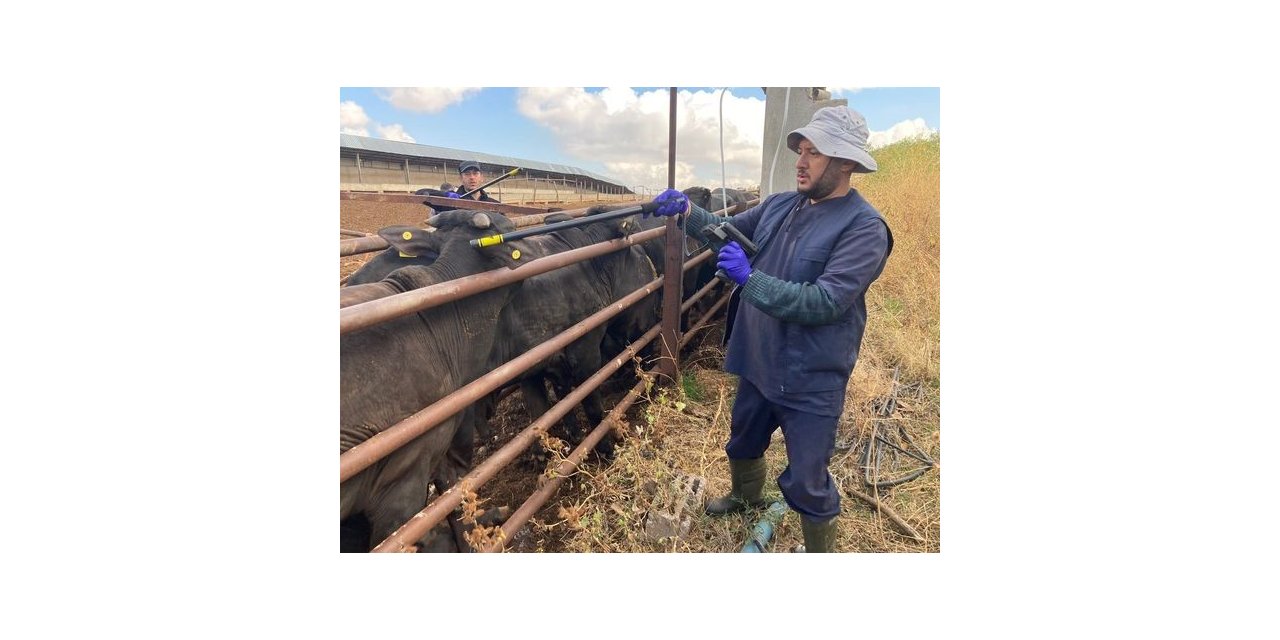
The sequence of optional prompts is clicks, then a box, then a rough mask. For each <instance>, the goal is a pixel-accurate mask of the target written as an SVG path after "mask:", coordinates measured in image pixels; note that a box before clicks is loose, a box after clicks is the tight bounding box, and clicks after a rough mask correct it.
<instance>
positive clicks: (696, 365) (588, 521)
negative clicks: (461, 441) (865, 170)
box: [511, 137, 941, 552]
mask: <svg viewBox="0 0 1280 640" xmlns="http://www.w3.org/2000/svg"><path fill="white" fill-rule="evenodd" d="M939 145H940V143H939V140H938V139H937V138H936V137H935V138H933V139H932V140H925V141H908V142H901V143H898V144H894V145H892V146H889V147H885V148H882V149H879V150H877V151H875V152H874V153H873V155H874V156H875V158H876V161H877V163H878V164H879V166H880V168H879V171H878V172H876V173H873V174H869V175H857V176H855V177H854V179H853V182H852V184H853V186H854V187H855V188H856V189H858V191H859V192H861V193H862V195H863V196H865V197H866V198H867V200H869V201H870V202H871V203H872V204H873V205H875V206H876V208H878V209H879V210H880V212H881V213H882V214H883V215H884V217H885V219H886V220H887V221H888V223H889V226H890V228H891V229H892V231H893V235H894V240H895V244H894V249H893V253H892V255H891V257H890V259H889V262H888V265H887V266H886V268H885V271H884V273H883V274H882V275H881V277H880V278H879V279H878V280H877V281H876V282H875V283H874V284H873V285H872V286H871V288H870V290H869V291H868V293H867V308H868V321H867V331H866V335H865V337H864V339H863V343H862V350H861V353H860V355H859V358H858V363H857V367H856V368H855V369H854V373H853V376H852V378H851V379H850V383H849V387H848V390H847V391H846V401H845V409H844V414H843V416H842V417H841V420H840V426H839V431H838V434H837V438H836V443H837V450H836V454H835V457H834V458H833V460H832V463H831V472H832V475H833V476H834V477H835V478H836V481H837V482H838V483H839V485H840V490H841V500H842V502H841V506H842V515H841V518H840V525H839V537H838V540H837V548H838V549H839V550H841V551H856V552H937V551H939V549H940V545H941V542H940V480H939V475H940V467H938V466H936V465H929V464H925V463H922V462H921V461H920V460H921V459H926V460H932V461H936V462H940V460H941V457H940V456H941V452H940V447H939V426H938V423H939V385H940V380H939V375H938V372H939V304H938V300H939V295H938V289H939V270H938V266H939V263H938V257H939V213H940V207H939V156H940V153H939V149H940V146H939ZM719 332H720V328H719V325H713V326H712V327H711V328H710V329H708V330H707V331H706V333H705V334H704V335H702V336H699V337H697V338H695V341H694V345H695V346H694V347H693V349H692V351H691V352H689V353H687V354H686V355H685V356H684V358H685V359H684V360H683V362H682V363H681V369H682V371H681V379H680V384H679V385H678V386H665V387H664V386H659V387H655V388H654V389H653V390H652V391H651V392H650V393H649V394H648V397H647V401H645V402H638V403H637V404H636V406H635V407H633V409H632V411H631V412H630V414H629V416H628V420H629V422H628V424H626V425H623V426H622V428H621V429H620V431H622V432H625V434H623V435H625V436H626V439H625V440H624V441H623V443H622V444H621V445H620V446H619V447H618V450H617V457H616V459H615V461H614V462H613V464H612V465H610V466H609V467H600V466H597V465H592V464H588V465H585V466H584V468H582V469H580V470H579V471H578V472H577V473H575V475H574V477H573V478H571V479H570V480H569V481H568V482H566V483H565V485H564V487H562V488H561V490H560V495H559V496H558V498H557V500H555V501H553V502H552V503H549V504H548V506H547V507H545V508H543V509H542V510H541V511H540V512H539V513H538V514H537V516H536V517H535V518H534V519H533V520H531V521H530V527H527V528H526V530H525V531H522V532H521V534H518V535H517V538H518V540H515V541H512V545H511V548H512V550H516V551H582V552H650V551H684V552H735V551H738V550H739V549H741V548H742V545H743V543H744V542H745V541H746V539H747V537H748V532H749V531H750V529H751V526H752V524H753V523H754V522H755V521H756V520H757V519H758V517H759V515H760V514H759V512H756V513H751V514H747V515H735V516H729V517H723V518H711V517H708V516H705V515H702V514H701V512H695V513H694V514H693V516H692V519H691V528H690V530H689V533H688V534H687V535H686V536H684V537H683V538H668V539H665V540H662V541H655V540H652V539H650V538H649V537H648V536H646V535H645V533H644V518H645V514H646V513H647V512H649V511H651V510H654V509H656V508H658V507H659V506H660V505H662V504H663V503H664V501H666V500H668V499H670V498H671V497H672V494H671V492H672V491H673V489H672V486H673V482H674V480H675V479H676V478H677V477H678V476H688V475H692V476H701V477H702V478H705V479H706V482H707V484H706V488H705V489H706V494H707V495H720V494H723V493H724V492H727V491H728V489H729V479H728V468H727V462H726V458H725V453H724V444H725V441H726V440H727V438H728V433H729V410H730V408H731V407H732V405H733V394H734V390H735V388H736V378H735V376H732V375H729V374H726V373H725V372H724V371H723V369H722V367H723V364H724V353H723V350H722V349H721V347H720V346H719V345H720V333H719ZM877 442H881V443H883V444H878V445H875V446H872V445H873V444H874V443H877ZM913 454H919V455H915V457H913ZM766 460H767V462H768V466H769V472H770V478H776V477H777V476H778V475H779V474H781V473H782V470H783V469H784V468H785V466H786V450H785V446H784V444H783V440H782V434H781V431H778V432H776V433H775V434H774V440H773V443H772V445H771V446H770V448H769V451H768V453H767V454H766ZM552 464H553V465H554V461H553V463H552ZM921 470H923V471H921ZM912 473H918V474H919V475H918V477H915V478H914V479H912V480H909V481H906V482H903V483H902V484H898V485H895V486H891V487H888V486H886V487H884V488H879V489H878V488H876V484H877V483H882V482H884V481H885V480H886V479H890V478H897V479H901V478H904V477H909V476H911V474H912ZM766 487H767V488H766V498H767V499H777V500H780V499H781V495H780V492H779V490H778V488H777V484H776V482H774V481H772V480H770V482H769V483H768V484H767V485H766ZM860 496H862V497H860ZM802 540H803V538H802V535H801V531H800V523H799V516H798V515H797V514H795V513H793V512H790V511H788V512H787V513H786V515H785V516H784V517H783V519H782V521H781V523H780V525H779V527H778V529H777V534H776V539H775V542H774V544H773V545H772V547H771V548H770V550H771V551H787V550H790V549H792V548H794V547H795V546H796V545H798V544H799V543H800V542H802Z"/></svg>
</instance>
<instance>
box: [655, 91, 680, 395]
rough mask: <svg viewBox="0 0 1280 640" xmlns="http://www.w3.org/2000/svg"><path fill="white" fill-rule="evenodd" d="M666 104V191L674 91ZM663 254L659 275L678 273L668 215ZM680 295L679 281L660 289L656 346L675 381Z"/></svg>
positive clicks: (672, 150) (674, 231) (676, 232)
mask: <svg viewBox="0 0 1280 640" xmlns="http://www.w3.org/2000/svg"><path fill="white" fill-rule="evenodd" d="M668 93H669V94H670V104H668V106H667V129H668V135H667V188H668V189H674V188H675V187H676V88H675V87H671V88H670V89H669V91H668ZM665 230H666V254H665V262H666V264H665V265H663V268H662V272H663V273H671V274H674V273H677V272H680V271H681V269H680V266H681V264H682V262H683V260H684V257H683V256H684V250H685V242H684V231H683V229H681V228H680V226H679V225H678V224H677V222H676V216H670V217H668V218H667V222H666V229H665ZM683 294H684V286H683V283H682V282H681V279H680V278H671V279H670V280H669V281H668V282H667V285H666V288H665V289H663V290H662V342H661V343H660V344H659V345H658V349H659V353H660V354H661V359H660V360H659V361H658V365H659V367H658V368H659V371H660V372H661V373H662V374H663V375H664V376H666V377H667V378H668V379H670V380H675V377H676V372H677V371H678V370H679V368H680V348H679V347H678V346H676V345H677V343H678V340H679V338H680V311H679V309H680V296H681V295H683Z"/></svg>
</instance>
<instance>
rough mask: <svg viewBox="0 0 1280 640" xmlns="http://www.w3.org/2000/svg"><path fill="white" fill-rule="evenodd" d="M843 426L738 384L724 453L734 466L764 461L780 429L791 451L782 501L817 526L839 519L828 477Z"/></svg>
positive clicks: (744, 381)
mask: <svg viewBox="0 0 1280 640" xmlns="http://www.w3.org/2000/svg"><path fill="white" fill-rule="evenodd" d="M838 420H839V418H838V417H837V416H820V415H816V414H812V413H806V412H804V411H796V410H794V409H788V408H787V407H784V406H782V405H779V404H774V403H773V402H770V401H769V400H768V399H767V398H765V397H764V395H762V394H761V393H760V390H759V389H756V387H755V385H753V384H751V383H750V382H747V379H746V378H739V380H738V397H737V399H736V400H734V402H733V419H732V422H731V423H730V425H729V443H728V444H726V445H725V446H724V452H725V453H726V454H728V455H729V458H730V459H733V460H749V459H754V458H759V457H761V456H763V455H764V452H765V450H766V449H768V448H769V438H770V437H772V436H773V432H774V430H776V429H777V428H778V427H779V426H781V427H782V437H783V439H784V441H785V442H786V445H787V468H786V469H785V470H784V471H783V472H782V475H780V476H778V487H779V488H780V489H782V496H783V497H784V498H786V500H787V504H788V505H790V506H791V509H792V510H794V511H796V512H798V513H800V514H803V515H805V516H808V517H809V518H810V519H812V520H826V519H827V518H832V517H835V516H837V515H839V514H840V492H839V490H837V489H836V483H835V480H834V479H832V477H831V473H830V472H829V471H827V465H829V464H830V463H831V456H832V455H833V454H834V453H835V447H836V423H837V421H838Z"/></svg>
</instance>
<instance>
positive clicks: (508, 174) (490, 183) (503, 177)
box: [460, 167, 520, 198]
mask: <svg viewBox="0 0 1280 640" xmlns="http://www.w3.org/2000/svg"><path fill="white" fill-rule="evenodd" d="M519 171H520V167H516V168H514V169H512V170H510V171H508V172H506V173H504V174H502V175H500V176H498V177H496V178H494V179H492V180H490V181H488V182H486V183H484V184H482V185H480V186H478V187H476V188H474V189H472V190H470V191H468V192H466V193H464V194H462V195H461V196H460V197H462V198H466V197H468V196H470V195H471V194H473V193H475V192H477V191H480V190H483V189H488V188H489V187H492V186H493V185H495V184H498V183H499V182H502V181H503V180H506V179H507V178H510V177H511V176H514V175H515V174H516V173H518V172H519Z"/></svg>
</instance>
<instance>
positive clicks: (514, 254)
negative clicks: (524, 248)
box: [511, 249, 520, 260]
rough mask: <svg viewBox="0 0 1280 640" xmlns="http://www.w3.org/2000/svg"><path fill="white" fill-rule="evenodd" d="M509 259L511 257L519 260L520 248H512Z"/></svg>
mask: <svg viewBox="0 0 1280 640" xmlns="http://www.w3.org/2000/svg"><path fill="white" fill-rule="evenodd" d="M511 259H512V260H519V259H520V250H519V249H514V250H512V251H511Z"/></svg>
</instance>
